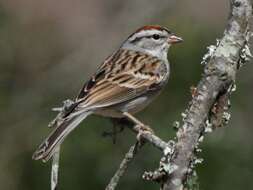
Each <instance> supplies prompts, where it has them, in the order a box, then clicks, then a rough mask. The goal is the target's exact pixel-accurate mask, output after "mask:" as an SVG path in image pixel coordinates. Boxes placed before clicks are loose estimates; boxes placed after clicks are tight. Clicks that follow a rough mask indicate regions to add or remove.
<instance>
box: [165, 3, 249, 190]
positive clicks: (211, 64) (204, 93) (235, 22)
mask: <svg viewBox="0 0 253 190" xmlns="http://www.w3.org/2000/svg"><path fill="white" fill-rule="evenodd" d="M230 2H231V13H230V18H229V21H228V26H227V29H226V30H225V32H224V36H223V38H222V39H221V41H220V42H219V43H218V44H217V46H213V47H212V48H214V49H212V50H213V51H212V54H211V55H209V56H205V57H204V58H205V60H204V63H206V65H205V70H204V75H203V78H202V79H201V81H200V82H199V84H198V86H197V89H196V94H195V96H194V97H193V99H192V101H191V103H190V105H189V107H188V109H187V111H186V117H185V118H184V120H183V125H182V127H181V128H180V129H179V131H178V132H177V138H178V141H177V143H176V145H175V150H174V154H173V157H172V159H171V161H170V164H171V165H175V166H177V169H176V170H175V171H174V172H172V173H171V174H169V175H168V177H167V179H166V181H165V182H164V184H163V190H182V189H183V187H184V183H185V181H186V179H187V174H188V168H189V167H190V163H191V161H192V160H193V157H194V150H195V148H196V147H197V146H198V140H199V138H200V137H201V136H202V134H203V131H204V130H205V123H206V120H207V119H209V118H208V116H209V114H210V112H211V110H212V107H213V105H214V104H215V102H216V101H217V99H218V97H219V95H220V94H224V93H230V91H231V85H233V83H234V81H235V77H236V72H237V70H238V68H239V67H240V66H241V65H242V64H243V63H244V61H245V60H243V59H242V58H244V57H248V56H249V55H250V53H249V52H247V49H248V46H247V45H248V44H247V40H248V38H249V35H250V32H249V26H248V22H249V19H250V16H251V14H252V7H251V3H250V0H231V1H230ZM245 52H247V54H248V55H246V54H245ZM242 54H245V55H243V56H242ZM206 58H208V61H206Z"/></svg>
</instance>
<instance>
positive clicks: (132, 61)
mask: <svg viewBox="0 0 253 190" xmlns="http://www.w3.org/2000/svg"><path fill="white" fill-rule="evenodd" d="M119 53H120V54H121V55H119ZM115 55H116V56H117V57H118V58H117V59H114V60H113V56H112V57H109V58H108V60H113V62H110V61H109V62H108V60H107V61H106V62H107V64H103V65H101V67H100V69H99V70H100V72H98V73H101V72H102V71H103V75H101V76H100V77H96V75H94V76H93V77H92V78H91V80H90V81H89V82H88V83H86V85H85V86H84V87H83V91H84V92H85V93H82V92H81V93H80V94H82V95H83V96H80V95H79V96H78V97H79V98H81V100H80V105H79V107H83V106H84V107H86V106H88V107H104V106H109V105H114V104H118V103H122V102H125V101H128V100H130V99H133V98H135V97H138V96H140V95H141V94H144V93H146V92H147V91H148V90H149V87H150V86H152V87H154V86H155V85H158V84H159V83H160V82H161V80H162V79H163V76H161V75H160V73H159V69H160V66H161V64H162V62H161V61H160V60H158V59H157V58H156V57H152V56H150V55H147V54H143V53H138V52H134V51H130V50H120V51H119V52H117V53H116V54H115ZM122 57H125V58H124V59H122ZM119 60H120V61H119Z"/></svg>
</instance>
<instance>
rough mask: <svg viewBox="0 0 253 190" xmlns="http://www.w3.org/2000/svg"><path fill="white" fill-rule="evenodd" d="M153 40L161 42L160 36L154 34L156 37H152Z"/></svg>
mask: <svg viewBox="0 0 253 190" xmlns="http://www.w3.org/2000/svg"><path fill="white" fill-rule="evenodd" d="M152 38H153V39H154V40H159V39H160V35H158V34H154V35H153V36H152Z"/></svg>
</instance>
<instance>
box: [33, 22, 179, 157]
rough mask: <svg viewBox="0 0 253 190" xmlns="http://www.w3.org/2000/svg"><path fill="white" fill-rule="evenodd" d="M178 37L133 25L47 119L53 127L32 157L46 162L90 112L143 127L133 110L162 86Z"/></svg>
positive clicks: (163, 29) (157, 28) (160, 29)
mask: <svg viewBox="0 0 253 190" xmlns="http://www.w3.org/2000/svg"><path fill="white" fill-rule="evenodd" d="M182 41H183V39H182V38H181V37H178V36H176V35H175V34H174V33H173V32H171V31H170V30H169V29H168V28H166V27H162V26H159V25H146V26H143V27H140V28H138V29H137V30H136V31H135V32H134V33H132V34H131V35H130V36H128V37H127V38H126V40H124V41H123V43H122V44H121V45H120V47H119V48H118V49H117V50H116V51H114V52H113V53H112V54H111V55H110V56H109V57H107V58H106V59H105V61H104V62H102V64H101V65H100V66H99V67H98V69H97V70H96V72H95V74H94V75H92V76H91V77H90V78H89V80H88V81H87V82H86V83H85V84H84V85H83V87H82V88H81V90H80V92H79V94H78V95H77V96H76V98H75V99H74V100H73V102H72V103H71V104H70V106H69V107H68V109H62V110H60V114H58V117H56V119H55V120H54V121H53V122H52V123H51V127H53V128H54V130H53V131H52V132H51V133H50V134H49V136H48V137H47V138H46V139H45V140H44V141H43V142H42V144H40V146H39V147H38V148H37V150H36V151H35V152H34V154H33V156H32V158H33V159H34V160H42V161H43V162H47V161H48V160H49V159H50V158H51V157H52V155H53V154H54V152H55V150H56V148H57V147H58V146H60V145H61V143H62V142H63V141H64V139H65V138H66V137H67V136H68V135H69V134H70V132H72V131H73V130H74V129H75V128H76V127H77V126H78V125H79V124H80V123H81V122H82V121H83V120H84V119H85V118H86V117H87V116H88V115H91V114H95V115H100V116H104V117H108V118H127V119H129V120H130V121H132V122H134V123H136V124H138V125H140V126H142V127H143V129H144V130H145V125H144V124H143V123H142V122H141V121H139V120H138V119H137V118H136V117H135V116H134V114H136V113H137V112H140V111H141V110H143V109H144V108H145V107H146V106H147V105H148V104H149V103H150V102H152V101H153V100H154V98H155V97H157V96H158V95H159V94H160V92H161V90H162V89H163V88H164V87H165V85H166V84H167V81H168V78H169V75H170V64H169V61H168V58H167V54H168V50H169V48H170V47H171V46H172V45H174V44H176V43H179V42H182ZM63 110H64V111H63ZM147 130H148V129H147Z"/></svg>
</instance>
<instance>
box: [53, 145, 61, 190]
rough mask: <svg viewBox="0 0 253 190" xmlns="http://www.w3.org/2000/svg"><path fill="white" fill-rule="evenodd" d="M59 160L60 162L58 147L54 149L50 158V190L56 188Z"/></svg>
mask: <svg viewBox="0 0 253 190" xmlns="http://www.w3.org/2000/svg"><path fill="white" fill-rule="evenodd" d="M59 160H60V146H58V147H57V148H56V149H55V152H54V154H53V157H52V168H51V190H56V189H57V186H58V174H59Z"/></svg>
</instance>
